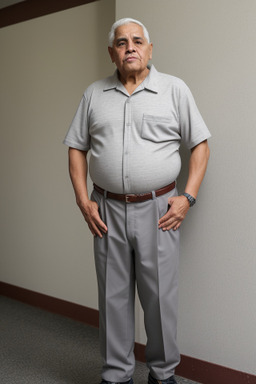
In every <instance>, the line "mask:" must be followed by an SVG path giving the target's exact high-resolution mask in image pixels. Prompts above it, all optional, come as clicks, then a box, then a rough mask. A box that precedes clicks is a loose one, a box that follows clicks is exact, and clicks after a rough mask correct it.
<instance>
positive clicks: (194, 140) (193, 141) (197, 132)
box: [179, 83, 211, 149]
mask: <svg viewBox="0 0 256 384" xmlns="http://www.w3.org/2000/svg"><path fill="white" fill-rule="evenodd" d="M179 118H180V130H181V138H182V141H183V142H184V143H185V144H186V146H187V147H188V148H189V149H191V148H193V147H195V146H196V145H198V144H200V143H201V142H202V141H204V140H207V139H208V138H210V137H211V134H210V132H209V130H208V128H207V126H206V124H205V122H204V120H203V118H202V116H201V114H200V112H199V110H198V108H197V105H196V103H195V100H194V97H193V95H192V93H191V91H190V89H189V88H188V87H187V86H186V84H185V83H184V87H182V89H181V92H180V100H179Z"/></svg>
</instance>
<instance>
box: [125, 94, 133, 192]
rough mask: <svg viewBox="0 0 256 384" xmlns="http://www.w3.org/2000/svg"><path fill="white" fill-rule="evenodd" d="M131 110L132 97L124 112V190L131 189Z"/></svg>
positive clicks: (127, 102)
mask: <svg viewBox="0 0 256 384" xmlns="http://www.w3.org/2000/svg"><path fill="white" fill-rule="evenodd" d="M131 112H132V105H131V99H130V97H129V98H128V99H127V100H126V102H125V113H124V142H123V185H124V192H126V193H127V192H128V191H129V187H130V174H129V171H130V170H129V156H130V153H129V151H130V140H131V138H130V136H131V117H132V116H131Z"/></svg>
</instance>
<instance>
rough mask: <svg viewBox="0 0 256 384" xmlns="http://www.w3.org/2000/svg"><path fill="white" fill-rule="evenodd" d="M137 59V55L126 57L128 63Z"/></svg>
mask: <svg viewBox="0 0 256 384" xmlns="http://www.w3.org/2000/svg"><path fill="white" fill-rule="evenodd" d="M135 60H137V57H135V56H128V57H127V58H126V59H125V61H126V62H127V63H131V62H133V61H135Z"/></svg>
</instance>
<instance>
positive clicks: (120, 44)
mask: <svg viewBox="0 0 256 384" xmlns="http://www.w3.org/2000/svg"><path fill="white" fill-rule="evenodd" d="M123 45H125V42H124V41H120V42H119V43H118V44H117V46H118V47H122V46H123Z"/></svg>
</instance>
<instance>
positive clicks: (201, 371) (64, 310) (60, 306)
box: [0, 282, 256, 384]
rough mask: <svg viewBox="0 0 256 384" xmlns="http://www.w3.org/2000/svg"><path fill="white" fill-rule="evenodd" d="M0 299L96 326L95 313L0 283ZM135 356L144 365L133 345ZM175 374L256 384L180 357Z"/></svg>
mask: <svg viewBox="0 0 256 384" xmlns="http://www.w3.org/2000/svg"><path fill="white" fill-rule="evenodd" d="M0 295H3V296H7V297H9V298H12V299H15V300H19V301H22V302H24V303H26V304H30V305H33V306H35V307H38V308H41V309H44V310H47V311H50V312H53V313H56V314H59V315H62V316H66V317H70V318H72V319H74V320H77V321H81V322H83V323H86V324H88V325H91V326H94V327H98V326H99V313H98V311H97V310H96V309H91V308H87V307H84V306H82V305H79V304H74V303H70V302H69V301H65V300H61V299H57V298H55V297H52V296H47V295H44V294H42V293H37V292H34V291H30V290H28V289H25V288H21V287H17V286H14V285H11V284H7V283H3V282H0ZM135 356H136V359H137V360H138V361H143V362H145V346H144V345H142V344H139V343H135ZM176 374H177V375H179V376H182V377H185V378H187V379H190V380H195V381H197V382H199V383H203V384H256V376H254V375H251V374H247V373H244V372H240V371H236V370H234V369H230V368H226V367H222V366H220V365H217V364H213V363H209V362H207V361H203V360H199V359H195V358H193V357H189V356H184V355H181V362H180V364H179V366H178V367H177V368H176Z"/></svg>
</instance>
